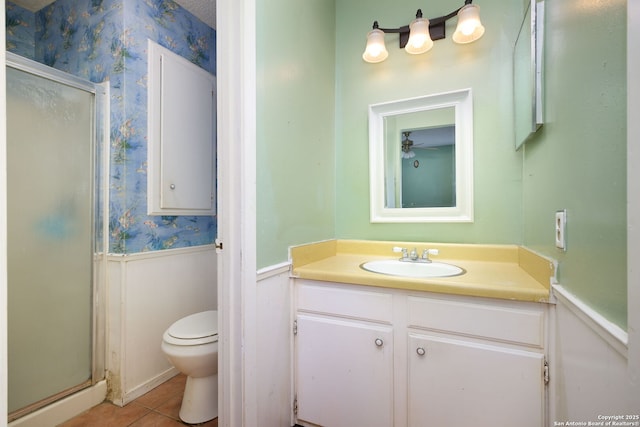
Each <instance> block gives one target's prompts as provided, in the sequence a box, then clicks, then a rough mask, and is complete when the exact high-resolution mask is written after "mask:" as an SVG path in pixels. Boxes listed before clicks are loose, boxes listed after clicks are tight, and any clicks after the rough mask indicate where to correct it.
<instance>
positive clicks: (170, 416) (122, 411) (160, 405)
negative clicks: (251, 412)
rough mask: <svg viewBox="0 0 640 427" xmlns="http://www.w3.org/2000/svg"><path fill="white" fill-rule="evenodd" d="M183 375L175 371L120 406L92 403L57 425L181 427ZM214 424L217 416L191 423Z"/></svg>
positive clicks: (204, 425)
mask: <svg viewBox="0 0 640 427" xmlns="http://www.w3.org/2000/svg"><path fill="white" fill-rule="evenodd" d="M185 381H186V377H185V376H184V375H178V376H176V377H173V378H171V379H170V380H169V381H167V382H165V383H164V384H162V385H160V386H158V387H156V388H154V389H153V390H151V391H150V392H148V393H147V394H145V395H142V396H140V397H139V398H137V399H136V400H134V401H133V402H130V403H128V404H127V405H125V406H124V407H119V406H116V405H114V404H112V403H109V402H104V403H101V404H100V405H98V406H94V407H93V408H91V409H89V410H88V411H86V412H83V413H82V414H80V415H78V416H76V417H75V418H72V419H70V420H69V421H66V422H64V423H63V424H60V426H59V427H182V426H185V425H194V424H185V423H183V422H181V421H180V418H179V417H178V412H179V411H180V404H181V403H182V393H183V391H184V384H185ZM195 425H196V426H198V427H200V426H202V427H217V426H218V419H217V418H216V419H214V420H211V421H208V422H206V423H201V424H195Z"/></svg>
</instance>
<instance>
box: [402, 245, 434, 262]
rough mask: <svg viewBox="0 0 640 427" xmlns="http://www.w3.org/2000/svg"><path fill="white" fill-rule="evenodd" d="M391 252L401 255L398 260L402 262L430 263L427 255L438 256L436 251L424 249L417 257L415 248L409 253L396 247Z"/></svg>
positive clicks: (405, 249)
mask: <svg viewBox="0 0 640 427" xmlns="http://www.w3.org/2000/svg"><path fill="white" fill-rule="evenodd" d="M393 252H401V253H402V257H401V258H399V259H398V260H399V261H402V262H432V261H431V260H430V259H429V255H438V254H439V253H440V251H439V250H438V249H425V250H423V251H422V256H420V257H418V251H417V250H416V248H413V249H412V250H411V252H409V250H408V249H407V248H400V247H398V246H395V247H394V248H393Z"/></svg>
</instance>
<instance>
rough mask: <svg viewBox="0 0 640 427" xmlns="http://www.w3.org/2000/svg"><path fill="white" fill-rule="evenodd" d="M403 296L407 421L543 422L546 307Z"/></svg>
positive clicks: (538, 426)
mask: <svg viewBox="0 0 640 427" xmlns="http://www.w3.org/2000/svg"><path fill="white" fill-rule="evenodd" d="M480 301H481V302H478V303H476V302H473V301H472V300H471V299H468V298H466V299H465V298H454V297H451V298H446V297H444V298H437V297H435V298H422V297H416V296H409V297H408V298H407V308H408V310H407V324H408V328H407V334H408V338H407V369H408V373H407V383H408V387H407V413H408V425H409V426H411V427H419V426H444V425H477V426H508V425H518V426H531V427H534V426H535V427H541V426H543V425H544V414H545V405H544V403H545V372H546V370H545V355H544V347H545V346H544V340H545V334H544V330H545V310H544V309H545V306H544V305H542V304H531V303H529V304H527V303H514V302H510V301H504V302H501V301H491V300H484V299H480Z"/></svg>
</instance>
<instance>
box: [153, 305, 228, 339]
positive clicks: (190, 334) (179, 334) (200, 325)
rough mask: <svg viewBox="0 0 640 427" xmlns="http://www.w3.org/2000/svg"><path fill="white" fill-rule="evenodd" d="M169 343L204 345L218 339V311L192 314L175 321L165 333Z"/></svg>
mask: <svg viewBox="0 0 640 427" xmlns="http://www.w3.org/2000/svg"><path fill="white" fill-rule="evenodd" d="M163 339H164V341H165V342H166V343H168V344H173V345H184V346H188V345H202V344H209V343H213V342H217V341H218V312H217V311H215V310H209V311H203V312H200V313H195V314H191V315H189V316H187V317H183V318H182V319H180V320H178V321H176V322H174V323H173V324H172V325H171V326H169V328H168V329H167V330H166V332H165V333H164V335H163Z"/></svg>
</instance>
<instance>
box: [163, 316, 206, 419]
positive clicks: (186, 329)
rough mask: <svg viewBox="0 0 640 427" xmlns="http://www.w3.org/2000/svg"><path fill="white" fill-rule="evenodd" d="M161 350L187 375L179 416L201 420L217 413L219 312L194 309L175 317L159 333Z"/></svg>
mask: <svg viewBox="0 0 640 427" xmlns="http://www.w3.org/2000/svg"><path fill="white" fill-rule="evenodd" d="M162 351H163V352H164V354H166V355H167V358H168V359H169V361H170V362H171V364H172V365H173V366H175V367H176V369H178V370H179V371H180V372H182V373H183V374H185V375H186V376H187V384H186V386H185V389H184V396H183V398H182V407H181V408H180V419H181V420H182V421H184V422H185V423H188V424H197V423H203V422H205V421H209V420H212V419H214V418H216V417H217V416H218V312H217V311H215V310H210V311H203V312H200V313H195V314H192V315H190V316H187V317H183V318H182V319H180V320H178V321H176V322H175V323H174V324H173V325H171V326H169V328H168V329H167V330H166V331H165V333H164V335H163V337H162Z"/></svg>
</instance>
